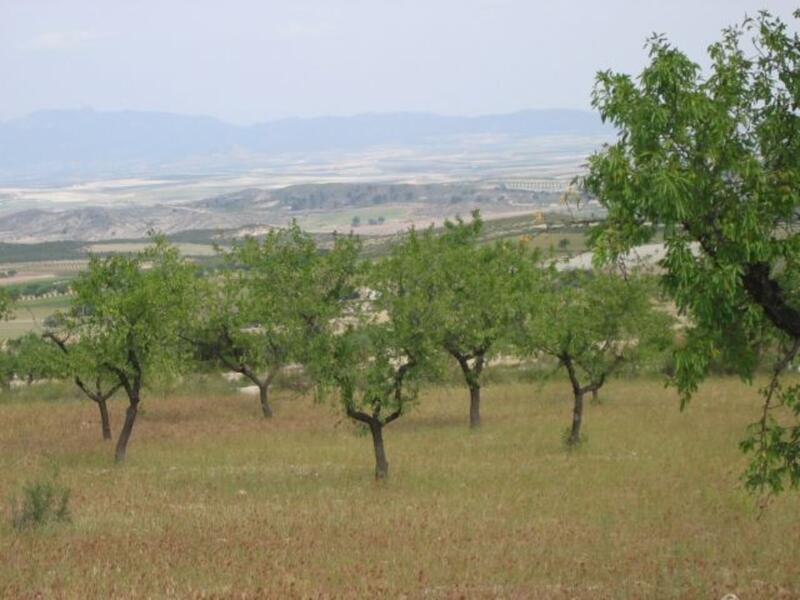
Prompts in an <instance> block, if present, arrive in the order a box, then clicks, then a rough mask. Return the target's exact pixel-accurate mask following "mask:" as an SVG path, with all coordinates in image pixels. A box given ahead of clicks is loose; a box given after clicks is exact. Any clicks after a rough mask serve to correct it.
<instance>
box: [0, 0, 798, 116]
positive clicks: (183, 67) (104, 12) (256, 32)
mask: <svg viewBox="0 0 800 600" xmlns="http://www.w3.org/2000/svg"><path fill="white" fill-rule="evenodd" d="M795 6H797V5H796V4H793V3H792V2H788V1H782V0H772V1H768V0H761V1H760V2H759V1H750V0H693V1H688V0H662V1H654V0H641V1H633V0H597V1H590V0H571V1H570V0H562V1H558V0H549V1H536V0H528V1H523V0H371V1H366V0H328V1H322V0H292V1H287V2H274V1H269V0H263V1H260V2H258V1H245V0H215V1H207V0H160V1H151V0H125V1H118V0H85V1H80V0H75V1H70V0H60V1H45V0H0V73H2V78H3V84H2V87H0V119H7V118H12V117H17V116H21V115H23V114H26V113H28V112H30V111H32V110H36V109H42V108H75V107H83V106H90V107H93V108H96V109H138V110H164V111H170V112H178V113H191V114H209V115H213V116H217V117H221V118H223V119H226V120H229V121H233V122H238V123H249V122H254V121H261V120H267V119H273V118H278V117H284V116H316V115H341V114H354V113H361V112H391V111H407V110H410V111H433V112H438V113H442V114H453V115H471V114H483V113H497V112H509V111H514V110H519V109H526V108H547V107H564V108H588V105H589V93H590V90H591V86H592V81H593V77H594V73H595V72H596V71H597V70H598V69H603V68H613V69H615V70H623V71H628V72H630V71H636V70H638V69H639V68H641V66H642V65H643V63H644V59H645V53H644V51H643V50H642V44H643V41H644V39H645V38H646V37H647V36H648V34H650V33H651V32H653V31H659V32H664V33H666V34H667V35H668V37H669V38H670V39H671V40H673V41H674V42H675V43H676V44H677V45H678V46H680V47H681V48H683V49H685V50H686V51H687V52H688V53H690V54H691V55H692V56H693V57H695V58H697V59H700V58H702V56H703V55H704V53H705V48H706V46H707V45H708V44H709V43H710V42H712V41H713V40H715V39H716V38H717V37H718V34H719V31H720V29H721V28H722V27H724V26H726V25H729V24H732V23H734V22H737V21H740V20H741V18H742V17H743V16H744V14H745V13H750V14H752V13H754V12H755V11H756V10H758V9H759V8H767V9H769V10H771V11H772V12H774V13H776V14H779V15H781V16H783V17H784V18H787V19H790V20H791V17H790V14H791V11H792V10H793V8H794V7H795ZM792 27H793V28H794V27H795V22H794V21H793V20H792Z"/></svg>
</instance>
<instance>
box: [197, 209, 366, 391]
mask: <svg viewBox="0 0 800 600" xmlns="http://www.w3.org/2000/svg"><path fill="white" fill-rule="evenodd" d="M359 249H360V243H359V242H358V240H357V239H356V238H355V237H352V236H337V237H336V238H335V239H334V241H333V247H332V248H331V249H329V250H327V251H323V250H321V249H320V248H319V247H318V246H317V244H316V242H315V240H314V238H313V237H312V236H310V235H308V234H306V233H304V232H302V231H301V230H300V228H299V227H298V226H297V225H296V224H293V225H292V226H291V227H289V228H288V229H275V230H272V231H270V233H268V234H267V236H266V237H265V238H264V239H263V241H260V242H259V241H258V240H256V239H254V238H248V239H246V240H244V241H243V242H241V243H238V244H235V245H234V246H233V247H232V248H231V249H230V251H228V252H227V253H225V254H224V258H225V264H226V267H227V268H226V269H224V270H223V271H222V273H221V274H220V276H219V277H212V278H209V279H208V281H206V282H205V286H206V288H205V289H204V292H203V296H204V301H203V303H202V306H201V310H200V311H199V313H198V315H199V318H198V320H197V323H196V329H197V332H196V337H198V338H199V340H200V342H201V344H200V345H201V348H203V349H205V350H206V352H207V353H208V354H209V355H210V356H211V357H213V358H215V359H217V360H219V361H220V362H222V363H223V365H225V367H226V368H229V369H231V370H233V371H238V372H241V373H244V374H245V375H247V376H248V377H250V378H252V379H254V380H256V381H258V380H259V378H260V376H262V375H265V377H266V379H267V381H271V380H272V378H273V377H274V376H275V375H276V374H277V372H278V371H279V370H280V369H281V368H282V367H283V366H285V365H286V364H289V363H295V362H296V363H306V362H309V361H311V358H312V357H311V355H313V354H314V352H315V351H316V345H317V342H318V339H317V338H318V335H319V334H322V333H324V332H325V331H327V330H329V329H330V328H331V327H332V325H333V320H334V319H337V318H339V317H341V314H342V309H343V301H344V300H345V299H346V298H348V297H350V296H352V295H353V294H354V290H355V287H354V286H355V281H354V275H355V273H356V270H357V263H356V259H357V256H358V252H359Z"/></svg>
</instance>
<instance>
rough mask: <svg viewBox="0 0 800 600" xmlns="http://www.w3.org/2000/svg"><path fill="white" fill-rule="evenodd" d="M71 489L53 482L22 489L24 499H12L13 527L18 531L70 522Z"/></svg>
mask: <svg viewBox="0 0 800 600" xmlns="http://www.w3.org/2000/svg"><path fill="white" fill-rule="evenodd" d="M69 496H70V491H69V489H67V488H65V487H63V486H60V485H58V484H57V483H55V482H54V481H52V480H49V481H34V482H32V483H28V484H26V485H25V486H24V487H23V488H22V498H21V499H18V498H16V497H14V498H12V499H11V525H12V527H13V528H14V529H15V530H17V531H25V530H28V529H34V528H37V527H42V526H43V525H47V524H48V523H60V522H69V521H70V513H69Z"/></svg>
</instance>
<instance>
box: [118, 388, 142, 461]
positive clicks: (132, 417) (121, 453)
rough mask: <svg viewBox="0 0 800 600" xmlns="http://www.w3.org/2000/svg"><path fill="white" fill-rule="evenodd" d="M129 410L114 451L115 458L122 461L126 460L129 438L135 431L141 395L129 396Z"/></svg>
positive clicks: (126, 412)
mask: <svg viewBox="0 0 800 600" xmlns="http://www.w3.org/2000/svg"><path fill="white" fill-rule="evenodd" d="M129 402H130V403H129V404H128V410H127V411H125V423H124V424H123V426H122V431H120V432H119V439H118V440H117V449H116V451H115V452H114V460H115V461H116V462H122V461H123V460H125V452H126V451H127V449H128V440H130V438H131V432H132V431H133V424H134V422H135V421H136V414H137V413H138V412H139V396H138V394H136V395H135V397H130V398H129Z"/></svg>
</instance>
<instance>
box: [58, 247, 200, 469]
mask: <svg viewBox="0 0 800 600" xmlns="http://www.w3.org/2000/svg"><path fill="white" fill-rule="evenodd" d="M195 283H196V280H195V269H194V266H193V265H192V264H191V263H188V262H187V261H186V260H185V259H184V258H182V257H181V256H180V253H179V251H178V249H177V248H176V247H174V246H170V245H169V244H167V243H166V242H165V241H164V240H163V239H156V240H155V243H154V244H153V245H152V246H151V247H149V248H147V249H146V250H144V251H142V252H140V253H137V254H135V255H132V256H109V257H105V258H99V257H92V258H91V260H90V261H89V266H88V268H87V270H86V271H83V272H82V273H81V274H80V275H79V276H78V277H77V278H76V280H75V282H74V283H73V289H74V290H75V296H74V298H73V300H72V309H71V311H70V313H69V314H68V315H66V322H65V333H66V334H67V335H68V336H70V337H72V336H75V337H76V338H78V339H80V344H81V355H82V356H88V357H89V358H88V359H87V360H85V361H82V362H81V363H80V368H79V372H80V373H86V372H87V370H91V371H94V374H95V376H102V377H105V376H107V375H108V374H110V375H111V376H113V378H115V379H116V382H118V383H119V384H121V386H122V388H123V389H124V390H125V393H126V395H127V396H128V402H129V406H128V410H127V413H126V418H125V423H124V425H123V428H122V431H121V432H120V436H119V438H118V442H117V448H116V452H115V457H116V459H117V460H118V461H120V460H122V459H124V457H125V452H126V449H127V444H128V440H129V438H130V435H131V431H132V430H133V424H134V421H135V419H136V415H137V412H138V407H139V403H140V401H141V391H142V388H143V386H144V385H145V384H146V383H151V382H153V380H155V379H158V378H160V377H164V376H167V375H170V374H173V373H177V372H179V371H180V369H181V367H182V366H183V365H185V364H186V362H187V349H186V348H185V346H184V345H183V344H182V338H181V333H182V332H183V328H184V327H186V323H187V322H188V321H189V315H190V314H191V312H192V306H193V304H194V302H195V300H196V294H195V292H194V288H195Z"/></svg>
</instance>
